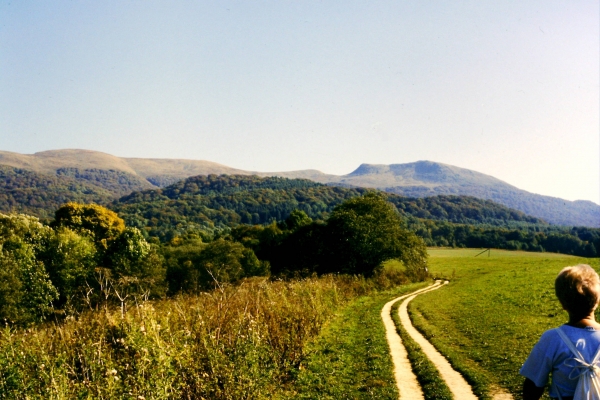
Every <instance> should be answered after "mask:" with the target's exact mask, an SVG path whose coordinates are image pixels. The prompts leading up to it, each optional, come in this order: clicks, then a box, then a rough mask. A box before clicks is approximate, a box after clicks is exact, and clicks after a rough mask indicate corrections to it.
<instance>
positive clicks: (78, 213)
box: [51, 203, 125, 249]
mask: <svg viewBox="0 0 600 400" xmlns="http://www.w3.org/2000/svg"><path fill="white" fill-rule="evenodd" d="M51 226H52V227H55V228H56V227H66V228H69V229H71V230H73V231H75V232H77V233H79V234H80V235H85V236H89V237H91V238H92V240H94V242H95V243H96V244H97V245H101V246H102V247H103V248H105V249H106V248H107V247H108V243H109V242H110V241H111V240H113V239H115V238H116V237H117V236H119V235H120V234H121V232H123V231H124V230H125V222H124V221H123V220H122V219H121V218H119V216H118V215H117V213H115V212H114V211H111V210H109V209H107V208H105V207H102V206H99V205H97V204H79V203H67V204H65V205H63V206H62V207H60V208H59V209H58V210H56V213H55V214H54V221H53V222H52V224H51Z"/></svg>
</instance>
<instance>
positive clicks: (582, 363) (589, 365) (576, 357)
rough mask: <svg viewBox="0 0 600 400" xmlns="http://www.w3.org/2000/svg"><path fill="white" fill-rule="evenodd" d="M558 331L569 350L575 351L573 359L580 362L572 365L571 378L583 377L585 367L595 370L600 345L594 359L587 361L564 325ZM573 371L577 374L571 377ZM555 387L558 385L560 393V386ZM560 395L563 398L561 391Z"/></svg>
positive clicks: (598, 359)
mask: <svg viewBox="0 0 600 400" xmlns="http://www.w3.org/2000/svg"><path fill="white" fill-rule="evenodd" d="M556 332H558V335H559V336H560V338H561V339H562V340H563V342H565V344H566V345H567V347H568V348H569V350H571V353H573V355H574V358H573V359H574V360H575V361H576V362H577V363H578V364H576V365H571V366H572V367H573V368H574V369H573V371H571V374H570V375H569V378H571V379H575V377H581V375H582V374H584V373H585V372H584V371H585V369H588V368H589V369H592V370H594V369H596V368H597V367H596V365H597V364H598V363H599V361H600V346H599V347H598V349H596V353H595V354H594V357H593V358H592V361H591V362H590V363H588V362H587V361H586V359H585V358H584V357H583V355H582V354H581V352H580V351H579V350H578V349H577V347H575V345H574V344H573V342H571V340H570V339H569V337H568V336H567V334H566V333H565V332H564V331H563V330H562V327H559V328H557V329H556ZM581 369H584V371H580V370H581ZM573 373H575V375H574V377H571V375H573ZM553 383H554V382H553ZM555 387H556V392H557V393H558V386H556V385H555ZM558 397H559V399H561V400H562V397H561V396H560V393H559V395H558Z"/></svg>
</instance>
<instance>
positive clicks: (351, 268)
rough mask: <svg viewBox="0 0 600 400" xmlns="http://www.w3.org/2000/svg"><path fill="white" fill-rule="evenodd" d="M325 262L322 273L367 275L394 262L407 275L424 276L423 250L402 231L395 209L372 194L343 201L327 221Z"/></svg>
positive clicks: (380, 197) (420, 245)
mask: <svg viewBox="0 0 600 400" xmlns="http://www.w3.org/2000/svg"><path fill="white" fill-rule="evenodd" d="M326 239H327V246H328V247H329V248H328V253H329V258H330V259H329V263H328V264H327V265H325V266H324V267H325V271H321V272H342V273H348V274H361V275H365V276H371V275H372V274H373V273H374V272H375V271H376V270H377V269H378V268H381V267H382V264H383V262H384V261H386V260H390V259H398V260H400V261H402V262H403V263H404V265H405V266H406V269H407V271H408V272H409V273H410V274H413V275H417V276H424V275H425V274H426V273H427V248H426V246H425V243H424V242H423V240H422V239H420V238H418V237H417V236H416V235H415V234H414V233H413V232H410V231H409V230H408V229H406V227H405V225H404V222H403V220H402V218H401V217H400V215H399V214H398V211H397V210H396V209H395V207H394V206H393V205H392V204H390V203H388V202H387V201H386V200H385V198H384V197H383V196H382V195H380V194H377V193H375V192H369V193H367V194H365V195H364V196H361V197H355V198H352V199H349V200H346V201H345V202H344V203H342V204H341V205H339V206H337V207H336V208H335V209H334V210H333V212H332V213H331V216H330V217H329V219H328V220H327V235H326Z"/></svg>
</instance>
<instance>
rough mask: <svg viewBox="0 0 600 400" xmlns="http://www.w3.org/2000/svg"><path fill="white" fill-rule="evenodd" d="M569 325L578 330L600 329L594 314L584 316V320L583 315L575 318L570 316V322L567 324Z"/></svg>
mask: <svg viewBox="0 0 600 400" xmlns="http://www.w3.org/2000/svg"><path fill="white" fill-rule="evenodd" d="M567 325H570V326H574V327H576V328H585V327H587V326H591V327H593V328H595V329H600V324H598V323H597V322H596V318H595V316H594V312H592V313H591V314H589V315H586V316H584V317H583V318H582V317H581V315H578V316H575V315H571V314H569V322H568V323H567Z"/></svg>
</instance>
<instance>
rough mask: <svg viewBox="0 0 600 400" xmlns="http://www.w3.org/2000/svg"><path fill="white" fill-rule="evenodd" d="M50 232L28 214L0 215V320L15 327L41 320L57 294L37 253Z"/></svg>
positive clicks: (48, 310) (49, 311)
mask: <svg viewBox="0 0 600 400" xmlns="http://www.w3.org/2000/svg"><path fill="white" fill-rule="evenodd" d="M52 233H53V232H52V230H51V229H50V228H48V227H46V226H43V225H42V224H41V223H40V222H39V221H38V219H37V218H35V217H30V216H28V215H22V214H13V215H4V214H0V318H1V319H6V320H7V321H12V322H15V323H18V324H28V323H31V322H36V321H42V320H44V319H45V317H47V316H48V315H49V314H50V313H51V312H52V302H53V301H54V300H56V299H57V298H58V292H57V290H56V288H55V287H54V285H53V284H52V282H51V281H50V278H49V276H48V273H47V271H46V268H45V266H44V263H43V262H42V261H41V257H40V254H41V252H42V251H43V249H44V248H45V246H47V244H48V242H49V240H50V238H51V237H52Z"/></svg>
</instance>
